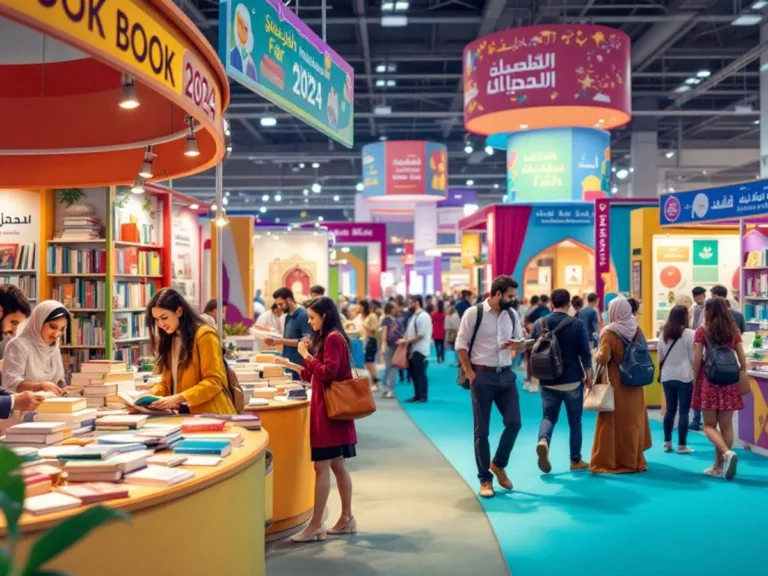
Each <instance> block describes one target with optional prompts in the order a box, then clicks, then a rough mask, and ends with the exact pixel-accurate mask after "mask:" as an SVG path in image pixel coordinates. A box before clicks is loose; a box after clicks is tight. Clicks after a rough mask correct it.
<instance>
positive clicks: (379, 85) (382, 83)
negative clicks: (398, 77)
mask: <svg viewBox="0 0 768 576" xmlns="http://www.w3.org/2000/svg"><path fill="white" fill-rule="evenodd" d="M386 85H387V83H386V82H385V81H384V80H376V88H383V87H384V86H386Z"/></svg>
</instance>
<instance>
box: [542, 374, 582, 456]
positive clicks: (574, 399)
mask: <svg viewBox="0 0 768 576" xmlns="http://www.w3.org/2000/svg"><path fill="white" fill-rule="evenodd" d="M541 404H542V407H543V409H544V410H543V412H544V415H543V416H542V418H541V426H539V440H542V439H544V440H546V441H547V444H551V443H552V433H553V432H554V431H555V424H557V419H558V418H559V417H560V406H561V405H562V404H565V415H566V417H567V418H568V428H569V430H570V432H571V442H570V444H571V462H581V438H582V433H581V415H582V413H583V412H584V386H579V387H578V388H576V390H569V391H563V390H553V389H552V388H547V387H545V386H542V387H541Z"/></svg>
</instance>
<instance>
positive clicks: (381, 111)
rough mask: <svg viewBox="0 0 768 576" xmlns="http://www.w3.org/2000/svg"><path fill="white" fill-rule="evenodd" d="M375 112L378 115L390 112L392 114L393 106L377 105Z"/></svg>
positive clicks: (385, 114)
mask: <svg viewBox="0 0 768 576" xmlns="http://www.w3.org/2000/svg"><path fill="white" fill-rule="evenodd" d="M373 113H374V114H375V115H376V116H387V115H388V114H392V106H376V107H375V108H374V109H373Z"/></svg>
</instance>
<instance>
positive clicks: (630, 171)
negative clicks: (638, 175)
mask: <svg viewBox="0 0 768 576" xmlns="http://www.w3.org/2000/svg"><path fill="white" fill-rule="evenodd" d="M634 171H635V169H634V168H632V167H631V166H630V168H629V173H630V174H632V173H633V172H634Z"/></svg>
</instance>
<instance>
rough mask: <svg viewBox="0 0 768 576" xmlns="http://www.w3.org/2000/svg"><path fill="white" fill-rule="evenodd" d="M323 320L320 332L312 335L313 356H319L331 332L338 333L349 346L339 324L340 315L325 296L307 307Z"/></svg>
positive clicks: (332, 302)
mask: <svg viewBox="0 0 768 576" xmlns="http://www.w3.org/2000/svg"><path fill="white" fill-rule="evenodd" d="M307 308H308V309H309V310H312V312H314V313H315V314H317V315H318V316H320V317H321V318H322V319H323V326H322V327H321V328H320V331H318V332H313V333H312V349H313V350H314V351H315V354H320V352H321V351H322V349H323V346H324V345H325V339H326V338H328V335H329V334H330V333H331V332H338V333H339V334H341V336H342V337H343V338H344V340H346V342H347V345H349V336H347V333H346V332H345V331H344V325H343V324H342V322H341V315H340V314H339V309H338V308H337V307H336V303H335V302H334V301H333V300H331V299H330V298H328V297H327V296H321V297H320V298H315V299H314V300H312V303H311V304H310V305H309V306H308V307H307Z"/></svg>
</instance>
